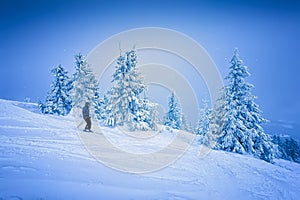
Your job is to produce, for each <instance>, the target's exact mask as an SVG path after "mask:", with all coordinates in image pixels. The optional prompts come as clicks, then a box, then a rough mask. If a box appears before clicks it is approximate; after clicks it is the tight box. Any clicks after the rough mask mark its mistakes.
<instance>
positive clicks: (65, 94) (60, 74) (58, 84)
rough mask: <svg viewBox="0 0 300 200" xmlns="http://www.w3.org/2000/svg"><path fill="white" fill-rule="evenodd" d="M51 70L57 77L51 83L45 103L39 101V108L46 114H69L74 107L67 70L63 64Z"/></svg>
mask: <svg viewBox="0 0 300 200" xmlns="http://www.w3.org/2000/svg"><path fill="white" fill-rule="evenodd" d="M51 72H52V74H53V75H54V77H55V79H54V81H53V83H52V84H51V90H50V91H49V92H48V95H47V98H46V102H45V104H43V103H42V102H39V109H40V111H41V112H42V113H44V114H57V115H67V114H68V113H69V112H70V110H71V108H72V100H71V96H70V90H71V81H70V79H69V77H68V75H67V74H68V73H67V71H65V69H64V68H63V66H61V65H59V66H58V67H56V68H54V69H52V70H51Z"/></svg>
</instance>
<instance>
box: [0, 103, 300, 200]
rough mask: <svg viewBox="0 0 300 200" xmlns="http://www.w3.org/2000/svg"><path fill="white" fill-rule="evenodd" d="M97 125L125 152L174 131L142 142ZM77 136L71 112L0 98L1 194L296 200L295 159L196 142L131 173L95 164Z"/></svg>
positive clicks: (299, 171)
mask: <svg viewBox="0 0 300 200" xmlns="http://www.w3.org/2000/svg"><path fill="white" fill-rule="evenodd" d="M93 125H95V124H93ZM102 130H104V131H105V132H104V134H105V135H107V136H109V139H110V140H111V142H112V143H114V145H116V146H118V147H119V148H121V149H124V150H126V151H129V152H135V151H143V152H153V151H156V150H157V149H160V148H164V146H165V145H167V144H168V143H169V142H170V141H172V139H173V138H174V135H173V134H175V133H168V132H166V131H162V132H161V133H160V135H156V137H153V138H154V139H152V140H149V142H148V144H147V145H145V144H144V143H143V142H141V141H142V140H141V141H139V140H136V139H135V138H134V137H127V138H125V139H124V138H122V134H121V132H120V131H118V130H116V129H109V128H105V127H104V128H102ZM78 134H85V133H83V132H81V131H79V132H78V130H77V129H76V124H75V123H74V119H73V118H72V116H66V117H58V116H47V115H40V114H38V112H37V110H36V106H35V105H34V104H26V103H19V102H13V101H6V100H0V200H4V199H5V200H6V199H39V200H41V199H43V200H45V199H170V200H171V199H172V200H175V199H176V200H180V199H298V197H299V195H300V187H299V186H300V165H299V164H296V163H292V162H289V161H284V160H276V163H275V164H270V163H267V162H264V161H262V160H258V159H255V158H253V157H251V156H248V155H239V154H233V153H227V152H223V151H211V152H209V153H208V154H207V155H206V156H205V157H203V158H202V157H199V156H198V154H199V151H200V149H201V146H199V145H198V144H197V142H194V143H193V144H192V145H191V147H190V148H189V149H188V150H187V152H185V154H184V155H183V156H182V157H181V158H180V159H179V160H177V161H176V162H175V163H173V164H171V165H169V166H167V167H166V168H164V169H161V170H159V171H156V172H152V173H147V174H141V175H135V174H129V173H123V172H118V171H115V170H113V169H110V168H108V167H106V166H104V165H103V164H101V163H99V162H96V161H95V159H94V158H93V157H92V156H91V155H89V153H88V152H87V150H86V149H85V147H84V145H83V144H82V143H81V141H80V139H79V137H78ZM91 134H97V133H91ZM182 142H183V143H184V142H186V141H185V139H184V138H182ZM121 159H122V158H121ZM124 162H126V158H124Z"/></svg>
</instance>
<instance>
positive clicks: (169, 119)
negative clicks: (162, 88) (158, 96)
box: [164, 92, 183, 130]
mask: <svg viewBox="0 0 300 200" xmlns="http://www.w3.org/2000/svg"><path fill="white" fill-rule="evenodd" d="M168 109H169V110H168V112H167V113H166V116H165V117H164V125H165V126H168V127H170V128H173V129H178V130H181V129H183V114H182V111H181V108H180V105H179V103H178V100H177V98H176V96H175V93H174V92H172V94H171V96H170V97H169V102H168Z"/></svg>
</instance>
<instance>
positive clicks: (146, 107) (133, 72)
mask: <svg viewBox="0 0 300 200" xmlns="http://www.w3.org/2000/svg"><path fill="white" fill-rule="evenodd" d="M136 63H137V55H136V52H135V51H134V50H131V51H128V52H126V53H125V55H120V57H119V58H118V60H117V65H116V68H115V73H114V74H113V80H112V82H113V83H114V85H113V87H112V88H111V89H110V90H109V91H108V92H107V94H106V96H105V97H106V101H105V105H104V107H105V109H104V110H105V123H106V124H107V125H108V126H112V127H114V126H123V125H125V124H126V125H128V127H129V129H130V130H131V131H135V130H149V129H156V123H155V116H154V115H155V112H154V104H153V103H152V102H150V101H149V100H147V99H145V98H143V97H142V93H143V91H144V90H145V89H146V85H145V84H144V83H143V79H142V76H141V74H140V72H139V70H138V68H137V67H136Z"/></svg>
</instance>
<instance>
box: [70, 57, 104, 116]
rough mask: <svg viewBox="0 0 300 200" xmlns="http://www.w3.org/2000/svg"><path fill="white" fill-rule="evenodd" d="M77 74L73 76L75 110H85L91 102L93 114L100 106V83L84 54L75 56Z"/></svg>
mask: <svg viewBox="0 0 300 200" xmlns="http://www.w3.org/2000/svg"><path fill="white" fill-rule="evenodd" d="M75 69H76V71H75V73H74V75H73V89H72V100H73V104H72V105H73V107H74V108H79V109H81V108H83V106H84V105H85V102H90V103H91V105H93V106H92V107H91V110H92V112H91V113H94V107H95V106H96V105H98V102H97V101H98V100H99V95H98V82H97V80H96V77H95V75H94V73H93V71H92V70H91V68H90V66H89V64H88V63H87V61H86V59H85V57H84V56H83V55H82V54H80V53H79V54H78V55H75Z"/></svg>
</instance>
